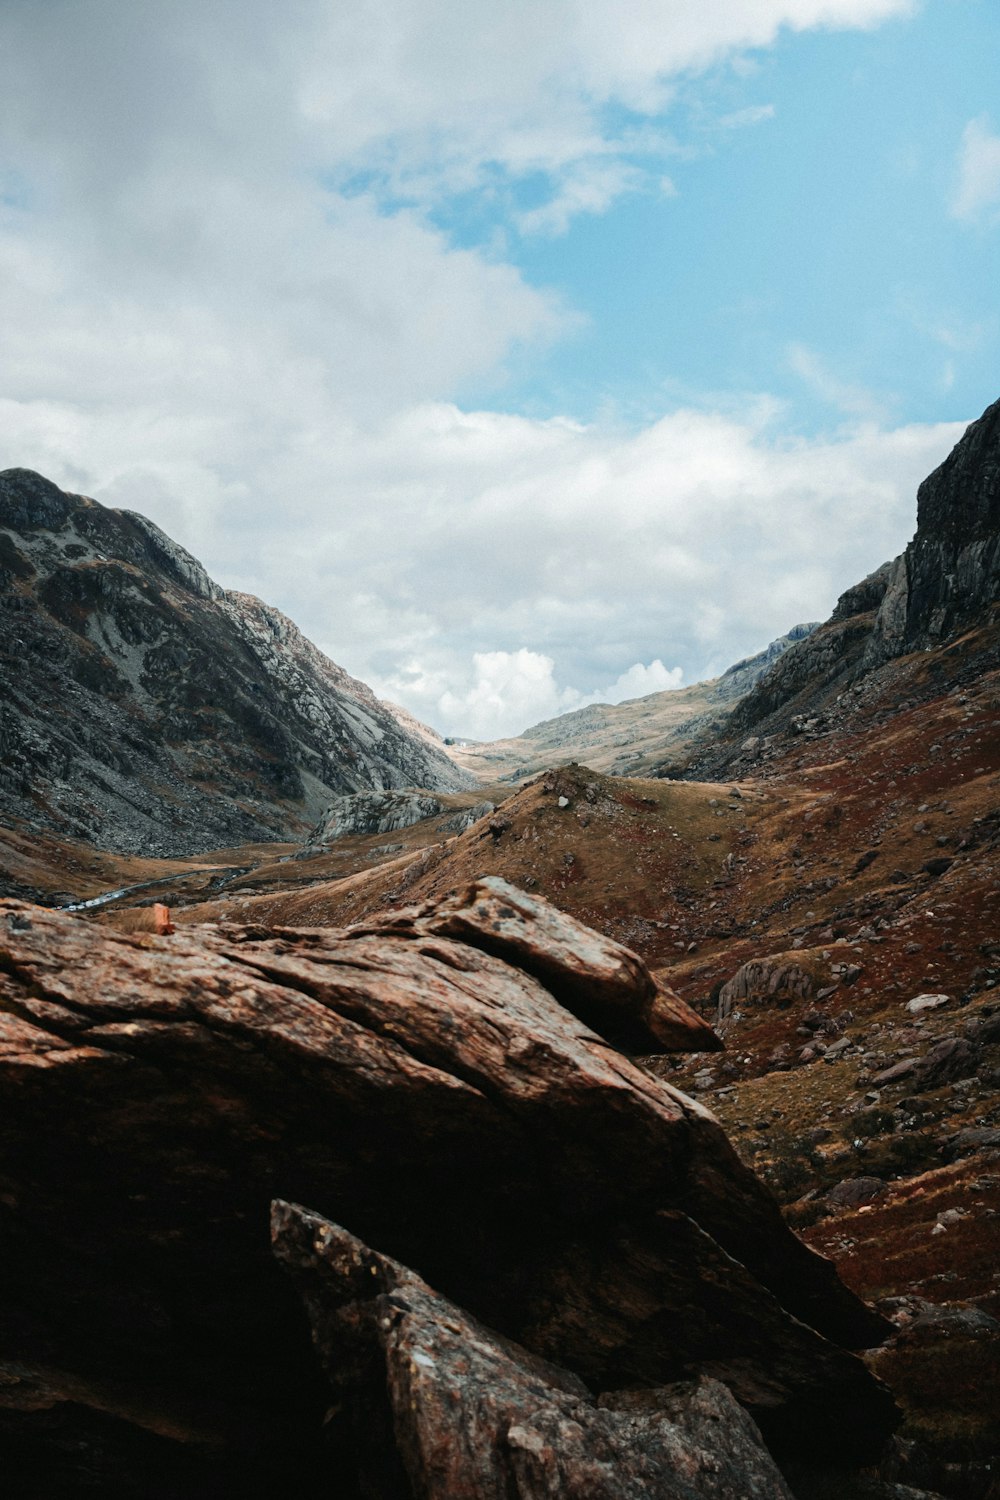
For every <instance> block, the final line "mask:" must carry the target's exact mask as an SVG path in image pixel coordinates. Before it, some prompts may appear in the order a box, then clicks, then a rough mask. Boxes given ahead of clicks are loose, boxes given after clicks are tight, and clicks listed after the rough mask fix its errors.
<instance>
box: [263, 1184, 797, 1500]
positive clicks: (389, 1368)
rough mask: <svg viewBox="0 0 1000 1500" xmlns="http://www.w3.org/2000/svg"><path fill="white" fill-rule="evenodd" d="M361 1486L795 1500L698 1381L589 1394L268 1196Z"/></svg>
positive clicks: (479, 1495) (409, 1491)
mask: <svg viewBox="0 0 1000 1500" xmlns="http://www.w3.org/2000/svg"><path fill="white" fill-rule="evenodd" d="M272 1238H273V1241H274V1246H275V1254H276V1255H277V1257H278V1259H279V1260H280V1261H281V1262H282V1264H283V1265H284V1266H285V1267H286V1269H287V1270H289V1271H290V1272H291V1274H292V1276H293V1278H294V1279H295V1282H296V1284H297V1285H298V1286H299V1288H300V1290H301V1292H302V1296H303V1299H304V1301H305V1304H306V1307H307V1309H308V1311H309V1317H310V1322H311V1324H312V1329H313V1340H314V1342H315V1344H316V1347H317V1350H318V1352H319V1354H320V1357H321V1359H322V1361H323V1365H324V1368H325V1370H326V1372H327V1375H328V1377H329V1379H330V1381H331V1384H332V1385H333V1389H334V1395H335V1398H336V1404H335V1406H334V1409H333V1410H334V1412H335V1417H334V1423H335V1429H336V1431H337V1433H338V1436H339V1438H340V1441H341V1442H342V1443H343V1445H344V1446H345V1448H346V1449H347V1450H348V1452H349V1453H350V1455H351V1462H352V1464H353V1466H355V1467H356V1469H357V1471H358V1473H359V1478H360V1480H361V1487H362V1488H363V1490H364V1491H365V1492H366V1493H369V1494H373V1495H379V1496H384V1497H386V1500H397V1497H398V1500H409V1497H410V1496H412V1495H420V1496H422V1497H424V1500H516V1497H524V1500H561V1497H565V1500H571V1497H576V1496H581V1495H586V1496H588V1497H589V1500H643V1497H646V1496H652V1495H656V1496H658V1497H660V1500H700V1497H705V1500H745V1497H746V1496H747V1495H753V1496H754V1497H755V1500H792V1495H791V1492H790V1490H789V1489H788V1487H787V1486H786V1484H785V1482H784V1480H783V1479H782V1477H781V1474H780V1473H779V1471H778V1469H777V1468H776V1467H775V1464H774V1461H773V1459H772V1458H771V1457H770V1455H769V1454H768V1453H767V1451H766V1449H765V1448H764V1446H763V1444H762V1443H761V1439H760V1433H759V1432H758V1431H757V1429H756V1428H755V1426H754V1424H753V1422H752V1421H751V1420H750V1418H749V1417H748V1416H747V1415H746V1413H745V1412H744V1411H742V1410H741V1408H740V1407H739V1405H738V1404H737V1403H736V1401H734V1400H733V1397H732V1396H731V1395H730V1394H729V1391H728V1390H727V1389H726V1387H725V1386H724V1385H720V1384H719V1382H718V1381H715V1380H709V1379H705V1378H702V1379H700V1380H696V1381H689V1382H684V1383H682V1384H677V1385H673V1386H669V1387H657V1388H653V1389H647V1390H633V1391H617V1392H613V1393H611V1394H608V1395H604V1396H600V1397H595V1396H594V1395H593V1394H592V1392H591V1391H590V1390H588V1388H587V1386H586V1385H585V1384H584V1383H583V1381H582V1380H580V1379H579V1378H578V1377H577V1376H575V1375H571V1374H570V1373H569V1372H568V1371H566V1370H562V1369H559V1368H558V1367H557V1366H555V1365H552V1364H548V1363H547V1362H546V1361H544V1360H541V1359H538V1358H537V1357H536V1356H535V1355H532V1354H529V1353H528V1351H527V1350H526V1349H524V1348H522V1347H520V1346H518V1345H517V1344H512V1343H511V1342H510V1341H509V1340H507V1339H504V1338H503V1337H502V1336H501V1335H499V1334H496V1333H494V1332H492V1330H490V1329H487V1328H484V1327H483V1325H482V1324H480V1323H478V1322H476V1320H475V1319H473V1318H470V1317H469V1316H468V1315H467V1314H466V1313H464V1312H462V1310H461V1309H460V1308H457V1307H455V1305H454V1304H453V1303H451V1302H448V1301H447V1300H446V1299H445V1298H443V1297H439V1296H437V1295H436V1294H435V1293H434V1292H433V1291H432V1290H431V1289H430V1287H428V1286H427V1285H426V1283H425V1282H423V1281H422V1280H421V1279H420V1277H419V1276H416V1275H414V1273H413V1272H412V1271H409V1270H407V1269H406V1267H405V1266H401V1265H399V1264H398V1263H397V1262H396V1261H393V1260H390V1259H389V1258H388V1257H387V1256H384V1255H378V1254H376V1253H375V1252H374V1251H372V1250H370V1249H369V1248H368V1247H367V1246H366V1245H363V1244H362V1243H361V1242H360V1241H359V1240H357V1239H355V1238H354V1236H353V1235H350V1234H348V1233H347V1231H346V1230H344V1229H341V1228H340V1227H339V1225H336V1224H331V1223H330V1222H329V1221H328V1220H327V1219H324V1218H322V1217H321V1216H320V1215H318V1214H313V1213H310V1212H309V1211H308V1210H307V1209H302V1208H299V1207H297V1206H296V1205H294V1204H288V1203H282V1202H278V1203H276V1204H275V1205H274V1208H273V1212H272Z"/></svg>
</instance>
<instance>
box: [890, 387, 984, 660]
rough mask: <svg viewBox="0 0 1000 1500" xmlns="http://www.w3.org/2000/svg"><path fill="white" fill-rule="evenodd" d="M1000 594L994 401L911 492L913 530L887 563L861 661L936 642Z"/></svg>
mask: <svg viewBox="0 0 1000 1500" xmlns="http://www.w3.org/2000/svg"><path fill="white" fill-rule="evenodd" d="M998 597H1000V401H995V402H994V403H993V405H992V406H991V407H989V408H988V409H987V410H986V411H985V412H984V413H983V415H982V416H981V417H980V419H979V421H978V422H973V424H972V426H971V427H969V428H968V430H967V431H966V433H965V435H964V437H963V438H962V440H961V442H960V443H958V445H957V446H956V447H955V448H954V449H953V450H952V452H951V453H950V454H949V455H948V457H947V458H946V459H945V461H944V463H943V464H941V465H940V467H939V468H937V469H935V470H934V473H933V474H931V475H929V476H928V477H927V478H926V479H925V480H924V482H923V484H922V485H921V486H920V488H919V490H918V491H917V533H916V536H915V537H914V538H913V541H912V542H911V543H910V545H909V546H908V547H907V549H906V551H905V552H904V553H903V555H902V556H901V557H900V558H897V560H896V563H895V564H894V566H893V573H892V578H891V580H890V583H889V588H888V590H887V592H886V596H885V599H884V601H883V603H882V607H881V609H880V610H879V614H878V618H877V619H876V621H875V628H874V631H873V638H872V642H871V646H870V648H869V650H868V652H867V653H866V658H865V664H866V666H872V665H877V664H878V663H879V662H881V661H886V660H888V659H889V658H890V657H892V656H897V655H899V653H900V652H901V651H912V650H913V649H914V648H918V647H926V646H933V645H936V644H937V643H938V642H939V641H942V640H944V639H946V638H947V637H948V636H950V635H952V634H954V633H955V631H956V630H957V629H959V628H960V627H961V626H962V625H963V624H965V623H966V622H967V621H968V620H970V619H971V618H973V617H974V616H975V615H976V614H977V613H978V612H979V611H981V610H982V609H983V608H984V607H985V606H988V605H989V604H991V603H992V602H993V601H994V600H995V599H997V598H998Z"/></svg>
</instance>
